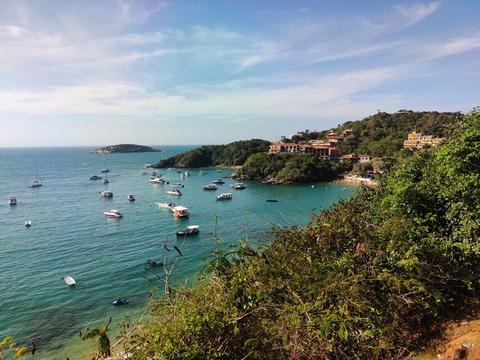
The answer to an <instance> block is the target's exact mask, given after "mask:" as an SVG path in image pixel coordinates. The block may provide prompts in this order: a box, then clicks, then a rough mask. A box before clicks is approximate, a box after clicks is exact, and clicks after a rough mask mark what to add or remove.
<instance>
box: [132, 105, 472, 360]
mask: <svg viewBox="0 0 480 360" xmlns="http://www.w3.org/2000/svg"><path fill="white" fill-rule="evenodd" d="M479 149H480V113H479V112H472V113H471V114H469V115H467V116H466V117H465V119H464V121H462V123H459V124H458V126H457V129H456V132H455V134H454V136H453V137H452V138H451V139H450V140H449V141H447V142H445V143H444V144H443V145H441V146H439V147H437V148H432V149H425V150H422V151H419V152H415V153H413V154H411V155H410V154H405V155H404V157H403V158H402V159H400V160H399V161H398V162H397V164H395V165H394V167H393V168H392V169H391V171H390V173H389V174H388V175H387V176H385V178H384V179H383V180H382V181H381V184H380V186H379V187H377V188H362V189H361V190H360V191H359V193H358V195H356V196H355V197H354V198H352V199H350V200H348V201H343V202H341V203H339V204H337V205H336V206H335V207H333V208H332V209H331V210H328V211H323V212H322V213H320V214H319V215H318V216H315V217H314V218H313V219H312V220H311V222H310V223H309V224H308V225H307V226H306V228H304V229H300V228H296V227H292V228H285V229H278V230H277V231H276V236H275V239H274V240H273V242H272V243H271V244H269V245H268V246H267V247H266V248H265V249H264V250H263V251H259V250H253V249H251V248H249V247H248V243H246V242H242V243H241V244H240V245H238V246H237V247H235V249H232V248H231V247H229V246H227V245H225V244H223V245H222V244H219V246H218V249H217V251H216V252H215V257H214V261H212V263H211V265H210V267H209V271H210V276H211V277H210V279H209V280H208V281H207V282H205V283H203V284H201V285H199V286H196V287H194V288H193V289H183V290H178V291H176V292H174V293H172V295H171V296H170V297H169V298H168V299H164V300H161V301H159V303H158V306H157V307H156V310H155V313H154V316H153V318H152V320H151V321H149V322H148V323H147V324H145V326H144V327H142V328H141V329H139V330H138V331H137V332H136V334H135V336H134V337H133V338H132V339H131V342H130V344H127V350H128V351H130V352H132V354H133V357H132V358H133V359H144V358H155V359H314V358H315V359H399V358H406V357H407V356H408V355H409V354H410V352H412V351H415V350H416V349H418V348H420V347H421V346H422V345H423V344H424V342H425V341H426V340H427V339H428V337H429V336H430V335H431V334H432V333H433V332H434V331H435V330H436V324H438V323H439V322H440V321H442V320H444V319H445V318H447V317H448V316H450V315H451V314H452V313H453V312H454V310H455V309H459V308H461V307H460V305H461V304H462V303H463V302H465V301H468V300H469V299H471V298H472V297H476V296H478V294H479V290H480V280H479V277H478V264H479V262H480V243H479V241H478V236H479V232H480V151H479Z"/></svg>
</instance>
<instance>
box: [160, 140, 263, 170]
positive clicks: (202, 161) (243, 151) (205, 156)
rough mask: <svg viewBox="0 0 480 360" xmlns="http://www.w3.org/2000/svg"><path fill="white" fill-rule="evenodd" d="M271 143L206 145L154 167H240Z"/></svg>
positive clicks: (253, 141) (261, 141)
mask: <svg viewBox="0 0 480 360" xmlns="http://www.w3.org/2000/svg"><path fill="white" fill-rule="evenodd" d="M269 145H270V142H268V141H266V140H259V139H252V140H245V141H236V142H233V143H230V144H228V145H205V146H201V147H199V148H196V149H193V150H191V151H187V152H184V153H181V154H178V155H175V156H173V157H170V158H168V159H165V160H160V161H159V162H158V163H157V164H155V165H154V166H153V167H155V168H166V167H179V168H194V167H208V166H219V165H223V166H238V165H243V163H244V162H245V161H246V160H247V159H248V157H249V156H250V155H252V154H256V153H259V152H266V151H267V150H268V146H269Z"/></svg>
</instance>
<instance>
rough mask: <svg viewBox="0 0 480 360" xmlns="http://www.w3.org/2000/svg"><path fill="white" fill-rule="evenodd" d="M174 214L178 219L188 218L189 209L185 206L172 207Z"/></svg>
mask: <svg viewBox="0 0 480 360" xmlns="http://www.w3.org/2000/svg"><path fill="white" fill-rule="evenodd" d="M172 213H173V215H174V216H176V217H188V208H186V207H185V206H174V207H172Z"/></svg>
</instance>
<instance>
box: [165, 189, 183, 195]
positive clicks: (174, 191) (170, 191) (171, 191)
mask: <svg viewBox="0 0 480 360" xmlns="http://www.w3.org/2000/svg"><path fill="white" fill-rule="evenodd" d="M166 193H167V194H168V195H175V196H180V195H182V192H181V191H180V190H178V189H172V190H168V191H167V192H166Z"/></svg>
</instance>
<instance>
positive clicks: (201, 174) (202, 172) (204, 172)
mask: <svg viewBox="0 0 480 360" xmlns="http://www.w3.org/2000/svg"><path fill="white" fill-rule="evenodd" d="M206 174H207V172H206V171H205V170H200V172H199V173H198V175H200V176H203V175H206Z"/></svg>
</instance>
